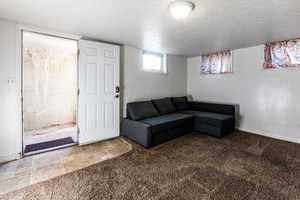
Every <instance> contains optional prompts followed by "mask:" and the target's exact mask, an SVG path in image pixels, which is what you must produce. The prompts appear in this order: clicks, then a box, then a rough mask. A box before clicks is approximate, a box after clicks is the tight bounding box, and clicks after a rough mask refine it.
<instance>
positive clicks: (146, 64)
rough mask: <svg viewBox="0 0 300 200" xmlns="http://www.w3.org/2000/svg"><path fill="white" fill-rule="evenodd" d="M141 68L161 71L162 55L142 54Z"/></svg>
mask: <svg viewBox="0 0 300 200" xmlns="http://www.w3.org/2000/svg"><path fill="white" fill-rule="evenodd" d="M143 69H145V70H153V71H162V57H161V56H158V55H153V54H144V55H143Z"/></svg>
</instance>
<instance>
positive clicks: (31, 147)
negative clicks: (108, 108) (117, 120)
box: [22, 31, 78, 155]
mask: <svg viewBox="0 0 300 200" xmlns="http://www.w3.org/2000/svg"><path fill="white" fill-rule="evenodd" d="M77 45H78V44H77V41H76V40H71V39H65V38H60V37H55V36H50V35H45V34H39V33H33V32H29V31H22V50H23V56H22V59H23V67H22V70H23V90H22V95H23V152H24V154H25V155H29V154H34V153H40V152H43V151H48V150H53V149H57V148H62V147H67V146H71V145H74V144H76V143H77V142H78V131H77V100H78V96H77V95H78V94H77V90H78V83H77V80H78V78H77V77H78V76H77V69H78V65H77V60H78V58H77V57H78V55H77V51H78V46H77Z"/></svg>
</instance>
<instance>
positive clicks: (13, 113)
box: [0, 20, 21, 162]
mask: <svg viewBox="0 0 300 200" xmlns="http://www.w3.org/2000/svg"><path fill="white" fill-rule="evenodd" d="M16 38H17V36H16V25H15V24H13V23H10V22H4V21H1V20H0V97H1V98H0V136H1V138H0V162H2V161H7V160H10V159H15V158H17V157H18V153H19V152H18V150H19V149H21V148H20V145H21V137H20V133H21V99H20V96H21V93H20V91H21V90H20V80H21V77H20V76H19V74H20V70H19V69H17V68H16ZM8 80H12V81H13V83H11V84H9V83H8Z"/></svg>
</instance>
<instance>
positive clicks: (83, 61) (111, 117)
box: [78, 40, 120, 145]
mask: <svg viewBox="0 0 300 200" xmlns="http://www.w3.org/2000/svg"><path fill="white" fill-rule="evenodd" d="M79 50H80V54H79V102H78V103H79V108H78V112H79V113H78V126H79V144H80V145H84V144H89V143H93V142H97V141H101V140H105V139H109V138H114V137H117V136H119V135H120V98H119V94H118V93H119V91H118V90H119V89H118V88H119V83H120V47H119V46H116V45H110V44H105V43H100V42H93V41H87V40H80V41H79Z"/></svg>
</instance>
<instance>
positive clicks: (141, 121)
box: [121, 97, 235, 148]
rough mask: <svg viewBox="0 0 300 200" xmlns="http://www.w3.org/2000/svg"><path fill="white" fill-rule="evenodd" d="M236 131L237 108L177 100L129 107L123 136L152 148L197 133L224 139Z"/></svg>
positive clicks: (133, 104)
mask: <svg viewBox="0 0 300 200" xmlns="http://www.w3.org/2000/svg"><path fill="white" fill-rule="evenodd" d="M234 130H235V106H234V105H227V104H215V103H205V102H195V101H192V102H191V101H188V100H187V97H176V98H164V99H157V100H152V101H143V102H132V103H128V104H127V117H126V118H124V119H123V120H122V127H121V135H122V136H124V137H126V138H128V139H130V140H133V141H135V142H137V143H138V144H141V145H143V146H144V147H145V148H150V147H152V146H155V145H158V144H161V143H163V142H166V141H168V140H171V139H174V138H176V137H179V136H182V135H185V134H188V133H191V132H193V131H198V132H199V133H204V134H208V135H211V136H215V137H223V136H224V135H226V134H229V133H231V132H233V131H234Z"/></svg>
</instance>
